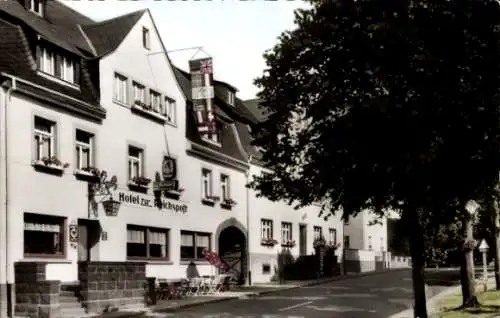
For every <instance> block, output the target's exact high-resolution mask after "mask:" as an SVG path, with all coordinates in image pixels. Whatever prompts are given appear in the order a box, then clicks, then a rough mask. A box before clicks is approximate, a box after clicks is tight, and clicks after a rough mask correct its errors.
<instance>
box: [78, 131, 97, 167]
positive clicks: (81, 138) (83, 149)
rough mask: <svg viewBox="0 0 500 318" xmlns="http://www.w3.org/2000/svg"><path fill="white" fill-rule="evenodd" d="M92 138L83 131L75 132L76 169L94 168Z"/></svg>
mask: <svg viewBox="0 0 500 318" xmlns="http://www.w3.org/2000/svg"><path fill="white" fill-rule="evenodd" d="M93 139H94V136H93V135H92V134H89V133H87V132H85V131H83V130H79V129H77V130H76V141H75V147H76V169H78V170H81V169H83V168H89V167H93V166H94V162H93V161H94V160H93V159H94V158H93V151H92V149H93Z"/></svg>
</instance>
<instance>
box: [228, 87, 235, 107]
mask: <svg viewBox="0 0 500 318" xmlns="http://www.w3.org/2000/svg"><path fill="white" fill-rule="evenodd" d="M227 103H228V104H229V105H233V106H234V92H231V91H229V90H228V91H227Z"/></svg>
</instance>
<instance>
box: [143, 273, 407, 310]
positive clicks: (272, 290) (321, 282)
mask: <svg viewBox="0 0 500 318" xmlns="http://www.w3.org/2000/svg"><path fill="white" fill-rule="evenodd" d="M407 270H409V268H395V269H391V270H384V271H378V272H375V271H373V272H367V273H360V274H355V275H348V276H336V277H331V278H328V279H323V280H320V279H318V280H316V281H312V282H308V283H303V284H297V285H292V286H288V287H280V288H270V290H264V291H260V292H250V293H247V294H245V295H241V296H227V297H221V298H215V299H207V300H206V301H201V302H197V303H186V304H179V305H177V306H172V307H169V308H165V309H159V310H149V312H153V313H172V312H176V311H178V310H179V309H185V308H191V307H196V306H203V305H205V304H214V303H220V302H224V301H229V300H234V299H242V298H246V297H255V296H262V295H269V294H273V293H279V292H282V291H288V290H293V289H298V288H302V287H311V286H318V285H324V284H328V283H331V282H335V281H342V280H348V279H352V278H359V277H366V276H375V275H380V274H387V273H393V272H401V271H407Z"/></svg>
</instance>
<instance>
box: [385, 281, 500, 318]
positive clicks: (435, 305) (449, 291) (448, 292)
mask: <svg viewBox="0 0 500 318" xmlns="http://www.w3.org/2000/svg"><path fill="white" fill-rule="evenodd" d="M490 275H491V274H490ZM490 275H488V290H491V289H494V287H495V278H494V277H492V276H490ZM461 288H462V287H461V285H460V283H458V285H457V286H451V287H448V288H446V289H445V290H443V291H442V292H440V293H438V294H436V295H434V296H432V297H431V298H429V299H428V300H427V313H428V315H429V317H431V318H438V317H439V312H440V310H441V308H442V302H443V300H444V299H446V298H448V297H450V296H452V295H456V294H460V293H461V292H462V290H461ZM389 318H413V308H408V309H406V310H404V311H401V312H399V313H397V314H394V315H392V316H390V317H389ZM495 318H500V316H497V317H495Z"/></svg>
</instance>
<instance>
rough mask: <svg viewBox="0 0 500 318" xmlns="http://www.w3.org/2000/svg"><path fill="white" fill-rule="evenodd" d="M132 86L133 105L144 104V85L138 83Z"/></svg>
mask: <svg viewBox="0 0 500 318" xmlns="http://www.w3.org/2000/svg"><path fill="white" fill-rule="evenodd" d="M132 86H133V88H134V103H135V104H139V103H144V104H145V103H146V96H145V94H144V91H145V90H146V88H145V87H144V85H141V84H139V83H136V82H133V83H132Z"/></svg>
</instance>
